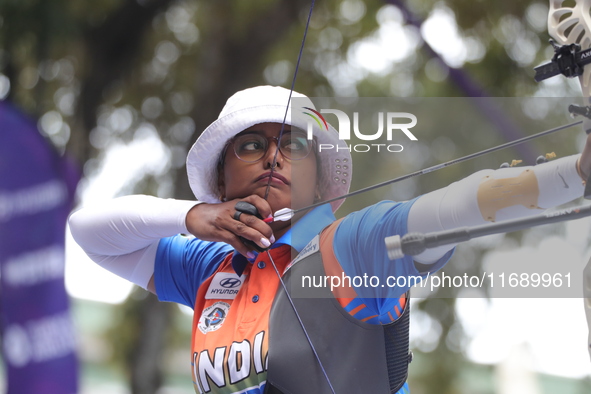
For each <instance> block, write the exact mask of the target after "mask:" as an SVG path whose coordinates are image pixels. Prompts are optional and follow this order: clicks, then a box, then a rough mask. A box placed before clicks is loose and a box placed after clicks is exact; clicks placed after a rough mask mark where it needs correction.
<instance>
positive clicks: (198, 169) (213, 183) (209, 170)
mask: <svg viewBox="0 0 591 394" xmlns="http://www.w3.org/2000/svg"><path fill="white" fill-rule="evenodd" d="M289 92H290V91H289V90H288V89H285V88H282V87H279V86H257V87H254V88H250V89H246V90H241V91H239V92H237V93H235V94H234V95H233V96H232V97H230V98H229V99H228V101H227V102H226V105H225V106H224V108H223V109H222V112H221V113H220V116H219V117H218V119H217V120H216V121H215V122H213V123H212V124H210V125H209V126H208V127H207V128H206V129H205V131H203V133H202V134H201V136H199V138H198V139H197V141H196V142H195V144H194V145H193V146H192V147H191V150H190V151H189V154H188V155H187V175H188V177H189V184H190V186H191V190H192V191H193V194H195V197H197V199H198V200H199V201H204V202H207V203H219V202H220V200H219V190H218V179H217V177H218V173H217V164H218V160H219V158H220V155H221V154H222V150H223V149H224V147H225V146H226V144H227V142H228V141H229V140H230V139H231V138H232V137H234V136H235V135H236V134H238V133H240V132H242V131H244V130H246V129H247V128H249V127H251V126H254V125H256V124H259V123H283V119H284V118H285V123H286V124H288V125H291V126H294V127H297V128H299V129H302V130H308V127H309V125H312V127H313V129H312V130H313V135H314V137H315V139H316V142H317V146H320V144H330V145H332V147H333V148H332V149H323V150H322V151H321V152H316V157H317V160H318V162H319V164H318V165H319V166H320V179H319V186H320V194H321V197H322V199H324V200H328V199H331V198H334V197H338V196H342V195H344V194H347V193H348V192H349V186H350V183H351V182H350V181H351V173H352V163H351V153H350V152H349V148H348V146H347V144H346V143H345V141H343V140H340V139H339V134H338V132H337V131H336V130H335V129H334V127H332V126H331V125H330V124H328V123H324V122H322V120H323V119H321V117H320V116H318V115H317V114H315V113H314V112H313V111H311V110H312V109H314V110H315V108H314V104H313V103H312V101H311V100H310V99H309V98H308V97H306V96H304V95H303V94H300V93H297V92H293V94H292V99H291V101H290V110H289V111H287V117H286V116H285V108H286V107H285V106H286V104H287V102H288V98H289ZM327 146H328V145H323V147H327ZM343 202H344V199H342V200H337V201H333V202H332V203H331V205H332V210H333V212H334V211H336V210H337V209H338V208H339V207H340V206H341V204H342V203H343Z"/></svg>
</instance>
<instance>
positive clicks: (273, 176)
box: [254, 172, 289, 185]
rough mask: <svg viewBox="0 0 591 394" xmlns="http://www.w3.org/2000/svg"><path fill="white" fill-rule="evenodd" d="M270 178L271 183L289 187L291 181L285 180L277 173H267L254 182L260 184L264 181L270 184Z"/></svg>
mask: <svg viewBox="0 0 591 394" xmlns="http://www.w3.org/2000/svg"><path fill="white" fill-rule="evenodd" d="M269 177H270V178H271V182H281V183H283V184H285V185H289V181H288V180H287V178H285V177H284V176H283V175H281V174H278V173H277V172H273V174H271V173H270V172H266V173H264V174H262V175H261V176H259V177H258V178H256V179H255V180H254V182H255V183H256V182H260V181H262V180H264V181H265V182H269Z"/></svg>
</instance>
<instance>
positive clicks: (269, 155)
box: [265, 138, 284, 168]
mask: <svg viewBox="0 0 591 394" xmlns="http://www.w3.org/2000/svg"><path fill="white" fill-rule="evenodd" d="M277 144H278V142H277V139H276V138H272V139H270V141H269V146H268V147H267V152H266V153H265V167H266V168H273V167H279V168H281V167H283V159H284V158H283V154H282V153H281V151H280V150H279V146H278V145H277ZM275 154H277V161H276V163H275V166H274V165H273V162H274V161H275Z"/></svg>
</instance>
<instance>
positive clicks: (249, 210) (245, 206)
mask: <svg viewBox="0 0 591 394" xmlns="http://www.w3.org/2000/svg"><path fill="white" fill-rule="evenodd" d="M234 209H236V210H237V211H238V212H242V213H246V214H247V215H253V216H256V217H257V218H259V219H261V220H262V219H263V217H262V216H261V215H260V214H259V211H258V209H257V207H255V206H254V205H252V204H251V203H248V202H246V201H238V202H237V203H236V206H235V207H234ZM238 238H240V240H241V241H242V243H243V244H245V245H246V246H250V247H251V248H253V249H255V250H256V251H257V252H259V253H260V252H264V251H265V250H267V249H268V248H261V247H260V246H259V245H257V244H256V243H254V242H252V241H251V240H249V239H246V238H244V237H240V236H239V237H238Z"/></svg>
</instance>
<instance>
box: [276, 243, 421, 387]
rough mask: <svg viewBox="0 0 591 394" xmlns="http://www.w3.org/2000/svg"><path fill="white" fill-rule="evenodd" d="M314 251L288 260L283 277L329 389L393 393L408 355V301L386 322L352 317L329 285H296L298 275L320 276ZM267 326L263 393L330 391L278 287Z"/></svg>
mask: <svg viewBox="0 0 591 394" xmlns="http://www.w3.org/2000/svg"><path fill="white" fill-rule="evenodd" d="M313 242H314V241H313ZM316 250H317V251H316V252H314V253H312V254H310V255H308V256H306V257H304V258H302V259H301V260H299V261H297V262H296V263H295V264H293V265H292V266H291V268H290V269H289V270H288V271H287V272H286V273H285V275H284V276H283V280H284V282H285V284H286V288H287V290H288V291H289V293H290V295H291V297H292V300H293V303H294V304H295V307H296V309H297V311H298V314H299V315H300V318H301V320H302V322H303V324H304V327H305V328H306V331H307V333H308V336H309V337H310V340H311V342H312V343H313V344H314V348H315V349H316V352H317V353H318V357H319V358H320V360H321V362H322V365H323V367H324V369H325V371H326V373H327V375H328V378H329V379H330V383H331V384H332V386H333V388H334V390H335V393H336V394H355V393H396V392H397V391H398V390H400V388H402V386H403V385H404V383H405V381H406V379H407V376H408V364H409V363H410V361H411V358H412V354H411V353H410V352H409V305H410V302H406V306H405V308H404V311H403V313H402V315H401V316H400V317H399V318H398V319H397V320H396V321H394V322H393V323H391V324H388V325H379V324H368V323H364V322H361V321H359V320H357V319H355V318H354V317H352V316H351V315H349V314H348V313H347V312H346V311H345V310H344V309H343V308H342V307H341V305H340V304H339V302H338V301H337V299H336V298H335V297H334V296H333V294H332V292H331V290H330V285H329V286H322V287H312V288H310V287H303V286H302V277H304V276H310V277H322V278H324V277H325V275H326V273H325V269H324V265H323V262H322V255H321V253H320V251H318V248H316ZM308 283H309V282H308ZM269 325H270V327H269V359H268V365H269V369H268V371H267V389H266V391H265V393H266V394H308V393H314V394H324V393H327V394H331V393H332V391H331V389H330V387H329V385H328V383H327V380H326V378H325V376H324V374H323V373H322V369H321V368H320V365H319V363H318V361H317V359H316V357H315V356H314V354H313V352H312V349H311V347H310V344H309V343H308V340H307V339H306V335H305V333H304V331H303V330H302V327H301V326H300V323H299V322H298V318H297V316H296V314H295V313H294V310H293V307H292V305H291V303H290V301H289V299H288V298H287V295H286V294H285V290H284V289H283V288H282V286H279V290H278V291H277V294H276V296H275V299H274V302H273V306H272V309H271V315H270V324H269Z"/></svg>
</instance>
